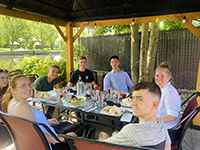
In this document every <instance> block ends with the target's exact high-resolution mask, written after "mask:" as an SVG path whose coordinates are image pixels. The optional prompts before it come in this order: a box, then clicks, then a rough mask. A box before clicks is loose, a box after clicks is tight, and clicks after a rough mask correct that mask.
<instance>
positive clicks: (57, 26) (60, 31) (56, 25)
mask: <svg viewBox="0 0 200 150" xmlns="http://www.w3.org/2000/svg"><path fill="white" fill-rule="evenodd" d="M53 24H54V26H55V27H56V29H57V31H58V33H59V34H60V36H61V37H62V39H63V40H64V41H65V42H66V40H67V38H66V36H65V35H64V33H63V32H62V30H61V29H60V27H59V25H58V24H57V22H56V21H55V20H53Z"/></svg>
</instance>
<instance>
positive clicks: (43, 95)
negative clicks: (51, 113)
mask: <svg viewBox="0 0 200 150" xmlns="http://www.w3.org/2000/svg"><path fill="white" fill-rule="evenodd" d="M56 95H57V94H56V93H55V92H54V91H48V92H39V93H37V95H36V97H37V98H40V99H43V100H48V99H50V98H52V97H54V96H56Z"/></svg>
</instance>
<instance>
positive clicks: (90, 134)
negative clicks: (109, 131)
mask: <svg viewBox="0 0 200 150" xmlns="http://www.w3.org/2000/svg"><path fill="white" fill-rule="evenodd" d="M95 130H96V128H91V129H90V130H89V131H88V133H87V135H86V136H85V138H91V137H92V135H93V133H94V132H95Z"/></svg>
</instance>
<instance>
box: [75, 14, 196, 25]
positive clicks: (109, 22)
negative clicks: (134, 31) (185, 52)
mask: <svg viewBox="0 0 200 150" xmlns="http://www.w3.org/2000/svg"><path fill="white" fill-rule="evenodd" d="M179 15H183V16H186V18H187V19H189V20H192V19H199V17H200V12H193V13H181V14H170V15H161V16H149V17H136V18H128V19H112V20H100V21H87V22H77V23H73V27H94V26H95V24H96V26H110V25H122V24H131V23H132V21H133V19H134V23H135V24H138V23H149V22H161V21H178V18H177V16H179Z"/></svg>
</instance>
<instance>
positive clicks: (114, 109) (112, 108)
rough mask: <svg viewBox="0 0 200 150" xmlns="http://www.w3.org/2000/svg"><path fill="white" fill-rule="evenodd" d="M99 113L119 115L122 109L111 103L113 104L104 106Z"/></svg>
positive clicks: (122, 111)
mask: <svg viewBox="0 0 200 150" xmlns="http://www.w3.org/2000/svg"><path fill="white" fill-rule="evenodd" d="M100 113H102V114H106V115H111V116H121V115H122V114H123V113H124V110H123V109H121V108H119V107H117V106H115V105H113V106H106V107H104V108H103V109H102V110H101V111H100Z"/></svg>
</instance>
